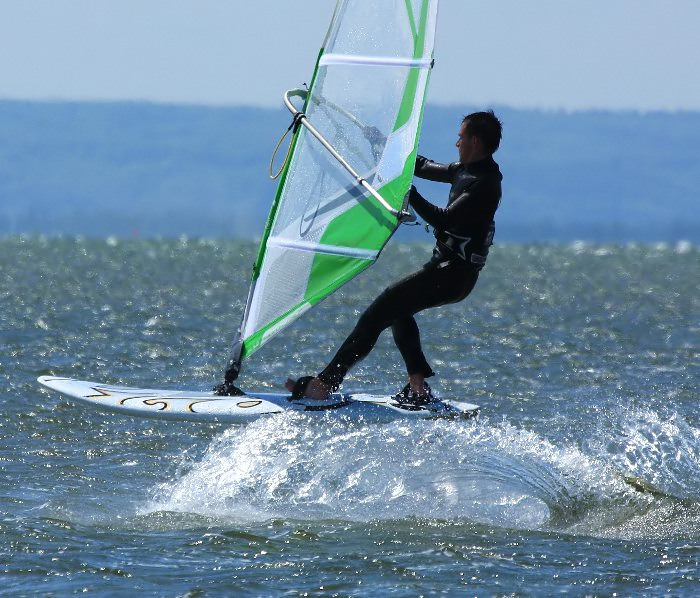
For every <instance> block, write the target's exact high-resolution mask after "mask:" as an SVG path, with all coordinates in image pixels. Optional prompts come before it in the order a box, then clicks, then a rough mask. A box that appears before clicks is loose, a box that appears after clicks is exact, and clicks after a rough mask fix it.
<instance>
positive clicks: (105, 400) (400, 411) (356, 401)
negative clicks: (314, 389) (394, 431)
mask: <svg viewBox="0 0 700 598" xmlns="http://www.w3.org/2000/svg"><path fill="white" fill-rule="evenodd" d="M39 382H40V383H41V384H43V385H44V386H46V387H47V388H50V389H52V390H55V391H58V392H60V393H62V394H64V395H67V396H69V397H71V398H72V399H73V400H74V401H75V402H76V403H77V404H78V405H79V406H84V407H88V408H89V409H95V408H97V409H99V410H101V411H108V412H114V413H118V414H121V415H132V416H136V417H150V418H158V419H170V420H177V421H194V422H210V423H239V422H246V421H250V420H252V419H257V418H259V417H262V416H265V415H274V414H279V413H285V412H286V413H303V414H305V415H314V416H317V415H324V414H333V415H346V416H348V417H353V418H359V417H362V418H364V419H366V420H369V421H383V420H391V419H396V418H412V419H429V418H436V417H449V418H459V419H469V418H473V417H476V416H477V415H478V413H479V407H478V406H477V405H473V404H471V403H463V402H460V401H450V400H445V401H433V402H431V403H427V404H425V405H413V404H402V403H399V402H398V401H396V400H395V399H394V398H392V397H387V396H376V395H371V394H366V393H356V394H334V395H331V397H329V398H328V399H326V400H323V401H318V400H315V399H303V400H300V401H290V400H289V394H288V393H287V394H279V393H270V392H254V393H248V394H245V395H240V396H235V397H219V396H216V395H214V393H213V392H212V391H209V392H198V391H190V390H166V389H153V388H134V387H130V386H120V385H116V384H105V383H103V382H92V381H88V380H74V379H72V378H60V377H56V376H41V377H40V378H39Z"/></svg>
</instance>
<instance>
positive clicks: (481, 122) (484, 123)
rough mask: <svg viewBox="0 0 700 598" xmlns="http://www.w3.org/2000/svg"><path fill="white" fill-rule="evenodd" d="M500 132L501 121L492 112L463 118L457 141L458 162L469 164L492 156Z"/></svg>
mask: <svg viewBox="0 0 700 598" xmlns="http://www.w3.org/2000/svg"><path fill="white" fill-rule="evenodd" d="M501 131H502V125H501V121H500V120H498V118H497V117H496V115H495V114H494V113H493V110H489V111H487V112H473V113H472V114H468V115H467V116H465V117H464V118H463V119H462V126H461V127H460V129H459V138H458V139H457V148H458V149H459V161H460V162H462V164H469V163H470V162H476V161H477V160H481V159H482V158H485V157H486V156H490V155H491V154H493V153H494V152H495V151H496V150H497V149H498V146H499V145H500V143H501Z"/></svg>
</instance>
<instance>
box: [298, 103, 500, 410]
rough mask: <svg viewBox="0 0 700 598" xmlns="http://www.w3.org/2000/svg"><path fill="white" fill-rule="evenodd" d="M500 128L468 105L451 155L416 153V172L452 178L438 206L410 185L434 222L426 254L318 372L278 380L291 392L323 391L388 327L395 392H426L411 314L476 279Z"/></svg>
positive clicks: (492, 201) (455, 296)
mask: <svg viewBox="0 0 700 598" xmlns="http://www.w3.org/2000/svg"><path fill="white" fill-rule="evenodd" d="M501 129H502V127H501V122H500V121H499V120H498V118H497V117H496V115H495V114H494V113H493V112H492V111H488V112H475V113H472V114H469V115H468V116H465V117H464V119H463V120H462V123H461V126H460V128H459V133H458V139H457V143H456V146H457V149H458V153H459V160H458V161H457V162H453V163H452V164H438V163H436V162H432V161H430V160H428V159H426V158H424V157H422V156H418V158H417V160H416V167H415V176H417V177H418V178H423V179H428V180H431V181H438V182H443V183H450V184H451V188H450V193H449V198H448V202H447V206H446V207H445V208H440V207H437V206H435V205H433V204H431V203H430V202H428V201H427V200H426V199H424V198H423V197H422V196H421V195H420V194H419V193H418V191H417V190H416V188H415V187H411V189H410V191H409V202H410V204H411V206H412V207H413V209H414V210H415V211H416V213H417V214H418V215H419V216H420V217H421V218H423V220H425V222H427V223H428V224H429V225H431V226H432V227H433V229H434V233H435V237H436V244H435V248H434V249H433V255H432V257H431V259H430V260H429V261H428V263H426V264H425V265H424V266H423V267H422V268H421V269H420V270H418V271H417V272H414V273H413V274H410V275H409V276H407V277H406V278H403V279H402V280H400V281H398V282H396V283H394V284H393V285H391V286H389V287H388V288H387V289H386V290H385V291H384V292H382V293H381V294H380V295H379V297H377V299H375V300H374V302H372V304H371V305H370V306H369V307H368V308H367V310H366V311H365V312H364V313H363V314H362V315H361V316H360V319H359V321H358V322H357V325H356V326H355V328H354V329H353V331H352V332H351V333H350V335H349V336H348V337H347V339H346V340H345V342H344V343H343V344H342V345H341V346H340V348H339V349H338V351H337V353H336V355H335V356H334V357H333V359H332V360H331V362H330V363H329V364H328V365H327V366H326V367H325V368H324V369H323V371H322V372H321V373H319V374H318V376H316V377H311V376H304V377H302V378H299V379H298V380H296V381H294V380H292V379H288V380H287V382H286V385H285V386H286V387H287V389H288V390H290V391H291V392H292V398H293V399H298V398H301V397H308V398H312V399H325V398H326V397H327V396H328V395H329V393H330V392H332V391H333V390H336V389H337V388H338V387H339V386H340V384H341V382H342V381H343V379H344V377H345V375H346V374H347V372H348V371H349V370H350V368H351V367H352V366H353V365H355V364H356V363H357V362H358V361H360V360H361V359H363V358H364V357H366V356H367V355H368V354H369V352H370V351H371V350H372V348H373V347H374V344H375V343H376V341H377V339H378V337H379V335H380V333H381V332H382V331H383V330H385V329H386V328H389V327H391V329H392V333H393V336H394V341H395V343H396V345H397V347H398V349H399V351H400V353H401V356H402V357H403V359H404V362H405V363H406V369H407V372H408V384H406V386H405V387H404V389H403V390H402V391H401V392H399V393H398V394H397V395H396V398H397V399H398V400H400V401H406V402H415V403H421V402H427V401H429V400H431V399H432V394H431V391H430V387H429V386H428V384H427V383H426V382H425V379H426V378H429V377H431V376H433V375H435V374H434V372H433V370H432V368H431V367H430V365H429V364H428V362H427V360H426V358H425V356H424V354H423V350H422V348H421V341H420V333H419V330H418V326H417V324H416V320H415V318H414V315H415V314H416V313H418V312H420V311H422V310H424V309H427V308H430V307H437V306H440V305H445V304H448V303H456V302H459V301H462V300H463V299H465V298H466V297H467V295H469V293H470V292H471V291H472V289H473V288H474V285H475V284H476V281H477V278H478V276H479V271H480V270H481V268H482V267H483V266H484V264H485V262H486V256H487V254H488V251H489V246H490V245H491V244H492V240H493V235H494V231H495V225H494V214H495V212H496V209H497V208H498V205H499V203H500V199H501V180H502V175H501V172H500V170H499V167H498V164H497V163H496V162H495V161H494V159H493V154H494V152H495V151H496V150H497V149H498V146H499V144H500V141H501Z"/></svg>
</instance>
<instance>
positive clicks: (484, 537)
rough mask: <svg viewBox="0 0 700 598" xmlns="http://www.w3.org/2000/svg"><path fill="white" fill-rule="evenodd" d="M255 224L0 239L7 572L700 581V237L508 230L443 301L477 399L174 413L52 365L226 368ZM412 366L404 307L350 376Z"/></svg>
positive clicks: (205, 377) (614, 590) (190, 379)
mask: <svg viewBox="0 0 700 598" xmlns="http://www.w3.org/2000/svg"><path fill="white" fill-rule="evenodd" d="M254 251H255V248H254V246H253V245H252V244H245V243H243V244H242V243H236V242H233V241H221V242H219V241H217V242H213V241H200V240H191V239H180V240H168V241H157V240H151V241H146V240H144V241H139V240H134V241H122V240H114V239H108V240H86V239H73V238H70V239H69V238H64V239H60V238H49V239H47V238H41V237H12V238H4V239H0V335H1V336H0V341H1V344H0V401H1V402H2V407H3V415H4V417H3V418H2V419H0V439H1V441H0V476H1V478H2V485H1V486H0V488H1V492H0V501H1V503H2V513H3V517H2V522H1V523H0V540H1V542H0V563H2V569H1V570H2V572H3V578H2V579H3V586H2V589H1V590H0V592H2V593H7V594H8V595H9V594H11V595H37V594H40V595H70V594H72V593H83V592H86V591H87V592H97V593H99V594H101V595H105V594H106V595H123V594H126V593H127V592H139V593H140V594H143V595H154V596H219V595H220V596H224V595H233V594H235V595H283V594H289V595H300V594H310V595H339V596H348V595H356V596H375V595H392V596H417V595H441V594H446V595H478V596H491V595H551V594H557V593H564V594H570V595H581V596H584V595H613V594H617V595H623V596H632V595H652V596H655V595H661V594H669V595H673V596H694V595H697V593H698V589H699V588H700V567H699V564H700V540H699V538H700V442H699V441H700V418H699V412H698V408H697V406H698V398H699V397H698V373H699V370H700V359H699V353H700V351H699V346H700V342H699V327H700V298H699V296H698V286H697V285H698V280H700V260H699V259H698V249H697V247H694V246H691V245H688V244H686V243H680V244H678V245H677V246H651V245H638V246H635V245H630V246H624V247H614V246H592V245H586V244H572V245H567V246H564V245H562V246H554V247H552V246H535V245H530V246H522V245H505V246H497V247H496V248H495V249H494V251H493V254H492V257H491V258H490V261H489V264H488V266H487V268H486V269H485V271H484V273H483V275H482V278H481V280H480V281H479V283H478V285H477V288H476V290H475V291H474V293H473V294H472V296H471V297H469V298H468V299H467V301H466V302H465V303H462V304H460V305H454V306H447V307H444V308H441V309H439V310H436V311H433V312H432V313H427V314H425V315H423V316H420V317H419V320H420V322H419V324H420V326H421V329H422V333H423V338H424V344H425V349H426V353H427V355H428V356H429V359H430V360H431V362H432V364H433V366H434V368H435V369H436V371H438V372H439V377H438V378H437V379H436V381H435V384H434V387H435V388H436V390H437V391H438V393H439V394H440V395H442V396H445V397H460V398H464V399H467V400H470V401H474V402H477V403H479V404H481V405H482V406H483V415H482V417H481V418H480V420H479V421H477V422H471V421H449V420H438V421H395V422H390V423H384V424H369V423H366V422H361V421H359V422H358V421H347V420H345V419H343V418H342V417H341V416H338V414H331V415H328V416H325V417H321V418H308V417H305V416H303V415H299V414H289V415H281V416H274V417H270V418H267V419H260V420H257V421H255V422H252V423H250V424H247V425H235V426H224V425H202V424H193V423H177V422H158V421H152V420H145V419H134V418H127V417H118V416H114V415H110V414H103V413H100V412H97V411H89V410H85V409H81V408H79V407H78V406H76V405H74V404H72V403H70V402H69V401H68V400H67V399H63V398H62V397H60V396H59V395H57V394H56V393H53V392H50V391H48V390H44V389H42V388H40V387H39V386H38V384H37V383H36V382H35V379H36V377H37V376H39V375H42V374H57V375H66V376H73V377H78V378H89V379H99V380H103V381H107V382H113V383H125V384H135V385H143V386H154V385H158V386H164V387H173V388H176V387H190V388H195V389H206V388H208V387H210V386H211V385H212V384H213V383H214V382H215V381H217V380H218V379H219V377H220V374H221V371H222V368H223V364H224V361H225V359H226V354H227V350H228V345H229V343H230V342H231V340H232V333H233V330H234V328H235V327H236V326H237V325H238V322H239V318H240V314H241V309H242V305H241V301H242V300H243V298H244V296H245V294H246V291H247V279H248V271H249V267H250V265H251V264H252V260H253V257H254ZM427 253H428V247H427V246H426V245H395V246H392V247H390V248H389V249H388V250H387V252H386V253H385V254H384V255H383V256H382V258H381V260H380V262H379V263H378V264H377V266H376V267H374V268H372V269H370V270H369V271H368V272H367V273H365V274H364V275H363V276H361V277H360V278H359V279H357V280H356V281H354V282H353V283H351V284H350V285H348V286H347V287H346V288H345V289H344V290H342V291H340V292H339V293H337V294H336V295H334V296H333V297H331V298H330V299H329V300H328V301H327V302H326V303H325V304H324V305H323V306H322V307H320V308H318V309H316V310H313V311H312V312H310V313H308V314H307V315H306V316H305V317H304V318H303V319H302V321H300V322H298V323H297V324H295V325H294V326H293V327H292V328H291V329H290V331H289V332H288V333H287V334H285V335H283V337H281V338H278V339H275V340H274V341H272V342H271V343H270V344H269V345H267V346H266V347H265V348H264V349H263V350H262V351H261V352H260V353H259V354H257V355H255V356H254V357H252V358H251V359H250V360H249V362H247V363H246V367H245V371H244V383H245V384H247V385H250V386H251V387H255V388H260V389H279V388H280V385H281V382H282V381H283V380H284V379H285V378H286V376H287V375H288V374H294V375H298V374H304V373H312V372H315V371H317V370H318V369H319V368H320V367H321V366H322V365H323V363H324V360H325V359H326V358H327V357H328V356H329V354H330V353H331V352H332V350H333V349H334V348H335V347H336V346H337V345H338V344H339V343H340V341H341V340H342V339H343V337H344V335H345V334H346V333H347V331H348V330H349V328H350V327H351V326H352V325H353V323H354V321H355V319H356V317H357V315H358V313H359V310H361V309H362V308H363V307H364V306H365V305H366V304H367V303H368V302H369V301H370V300H371V298H372V297H373V296H374V295H375V294H376V293H377V292H378V291H379V289H380V288H381V287H382V286H383V285H384V284H385V282H386V281H388V280H392V279H395V278H398V277H399V276H400V275H401V274H402V273H404V272H407V271H408V270H410V269H411V268H412V267H415V266H418V265H419V264H420V263H422V260H423V259H424V258H425V256H426V254H427ZM403 377H404V376H403V373H402V368H401V365H400V361H399V357H398V354H397V352H396V350H395V349H394V347H393V345H392V342H391V340H390V338H389V335H385V336H383V337H382V338H381V339H380V342H379V344H378V345H377V347H376V349H375V351H374V352H373V353H372V355H371V356H370V357H369V358H368V359H366V360H365V361H364V362H363V363H362V364H361V365H360V366H359V367H358V368H357V369H356V370H355V371H354V372H353V374H352V376H351V377H350V378H349V379H348V380H347V382H346V386H347V387H350V388H361V389H365V390H369V391H381V392H386V391H392V390H394V389H398V388H400V387H401V386H403V384H404V381H403Z"/></svg>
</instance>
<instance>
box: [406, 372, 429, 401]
mask: <svg viewBox="0 0 700 598" xmlns="http://www.w3.org/2000/svg"><path fill="white" fill-rule="evenodd" d="M408 383H409V384H410V386H411V390H412V391H413V392H414V393H415V395H416V396H417V397H425V396H427V392H426V390H425V377H424V376H423V374H410V375H409V376H408Z"/></svg>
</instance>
